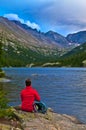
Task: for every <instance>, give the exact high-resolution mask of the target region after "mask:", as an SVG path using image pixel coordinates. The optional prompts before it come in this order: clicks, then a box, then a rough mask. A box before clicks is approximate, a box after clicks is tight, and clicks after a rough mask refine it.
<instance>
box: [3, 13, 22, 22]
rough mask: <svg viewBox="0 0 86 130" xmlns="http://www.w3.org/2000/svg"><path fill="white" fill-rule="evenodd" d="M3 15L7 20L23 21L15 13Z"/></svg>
mask: <svg viewBox="0 0 86 130" xmlns="http://www.w3.org/2000/svg"><path fill="white" fill-rule="evenodd" d="M4 17H6V18H8V19H9V20H17V21H20V22H21V23H24V20H23V19H21V18H19V16H18V15H17V14H4Z"/></svg>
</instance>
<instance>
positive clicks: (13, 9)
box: [0, 0, 86, 36]
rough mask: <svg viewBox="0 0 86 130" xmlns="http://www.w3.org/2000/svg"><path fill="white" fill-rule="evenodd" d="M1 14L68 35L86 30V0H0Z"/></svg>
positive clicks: (29, 24) (45, 30)
mask: <svg viewBox="0 0 86 130" xmlns="http://www.w3.org/2000/svg"><path fill="white" fill-rule="evenodd" d="M0 16H4V17H7V18H9V19H11V20H13V19H15V20H19V21H21V22H22V23H25V24H27V25H28V26H30V27H32V28H36V29H38V30H40V31H41V32H47V31H49V30H53V31H55V32H57V33H60V34H62V35H64V36H66V35H67V34H69V33H75V32H78V31H83V30H86V0H0Z"/></svg>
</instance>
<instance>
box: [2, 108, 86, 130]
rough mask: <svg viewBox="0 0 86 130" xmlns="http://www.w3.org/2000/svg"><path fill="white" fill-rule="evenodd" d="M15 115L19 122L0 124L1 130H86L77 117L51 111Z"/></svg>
mask: <svg viewBox="0 0 86 130" xmlns="http://www.w3.org/2000/svg"><path fill="white" fill-rule="evenodd" d="M14 115H15V117H16V120H17V121H16V122H14V121H12V120H11V123H10V125H6V124H1V123H0V130H86V124H82V123H81V122H80V121H79V120H78V119H76V118H75V117H73V116H69V115H66V114H58V113H54V112H53V111H52V110H51V109H48V111H47V113H46V114H41V113H29V112H23V111H16V110H14ZM14 124H15V125H14Z"/></svg>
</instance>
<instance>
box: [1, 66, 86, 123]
mask: <svg viewBox="0 0 86 130" xmlns="http://www.w3.org/2000/svg"><path fill="white" fill-rule="evenodd" d="M3 70H4V71H5V73H6V75H7V76H8V77H9V79H10V82H4V83H0V84H1V86H3V88H4V89H6V90H7V91H8V98H9V99H10V103H9V104H10V105H13V106H14V105H18V104H20V103H21V101H20V91H21V90H22V89H23V88H24V87H25V80H26V79H27V78H31V80H32V86H33V87H34V88H36V89H37V90H38V92H39V93H40V96H41V100H42V101H43V102H45V104H46V105H47V106H48V107H51V108H52V109H53V110H54V111H55V112H58V113H62V114H69V115H74V116H76V117H77V118H78V119H79V120H81V121H82V122H84V123H86V68H3Z"/></svg>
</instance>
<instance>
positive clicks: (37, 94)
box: [34, 90, 41, 101]
mask: <svg viewBox="0 0 86 130" xmlns="http://www.w3.org/2000/svg"><path fill="white" fill-rule="evenodd" d="M34 92H35V100H36V101H40V100H41V98H40V95H39V93H38V92H37V91H36V90H35V91H34Z"/></svg>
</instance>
